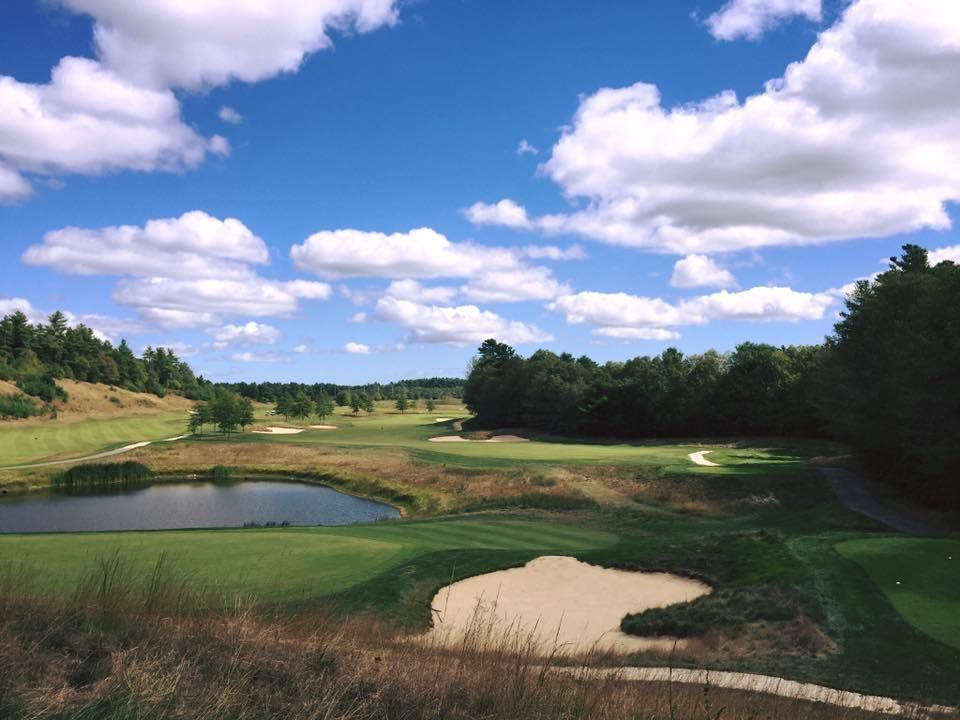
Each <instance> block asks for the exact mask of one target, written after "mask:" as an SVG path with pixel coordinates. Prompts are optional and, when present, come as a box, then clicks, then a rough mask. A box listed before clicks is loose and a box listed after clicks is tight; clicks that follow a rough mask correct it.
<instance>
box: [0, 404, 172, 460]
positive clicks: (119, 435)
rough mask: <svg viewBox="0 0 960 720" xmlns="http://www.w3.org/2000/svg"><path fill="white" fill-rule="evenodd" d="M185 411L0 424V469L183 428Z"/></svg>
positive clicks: (152, 437) (163, 435) (169, 434)
mask: <svg viewBox="0 0 960 720" xmlns="http://www.w3.org/2000/svg"><path fill="white" fill-rule="evenodd" d="M186 423H187V415H186V413H175V414H168V413H164V414H162V415H145V416H132V417H118V418H106V419H95V420H79V421H73V422H66V421H60V420H50V421H46V422H43V423H30V424H20V423H16V424H4V425H2V426H0V470H2V469H3V467H4V466H7V465H20V464H22V463H29V462H40V461H43V460H54V459H60V458H66V457H71V456H81V455H88V454H93V453H96V452H100V451H103V450H111V449H113V448H116V447H120V446H122V445H127V444H129V443H135V442H140V441H143V440H162V439H164V438H168V437H173V436H176V435H182V434H183V433H184V432H186V429H185V428H186Z"/></svg>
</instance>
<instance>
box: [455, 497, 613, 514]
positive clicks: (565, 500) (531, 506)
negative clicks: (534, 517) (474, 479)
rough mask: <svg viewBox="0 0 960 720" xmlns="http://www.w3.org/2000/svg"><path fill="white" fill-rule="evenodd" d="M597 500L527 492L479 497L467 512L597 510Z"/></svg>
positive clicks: (469, 506) (468, 507)
mask: <svg viewBox="0 0 960 720" xmlns="http://www.w3.org/2000/svg"><path fill="white" fill-rule="evenodd" d="M597 507H598V505H597V502H596V501H595V500H592V499H591V498H588V497H584V496H583V495H562V494H552V495H548V494H547V493H526V494H523V495H515V496H513V497H499V498H478V499H477V500H474V501H473V502H471V503H470V504H469V505H468V506H467V508H466V510H467V512H477V511H479V510H509V509H513V508H521V509H524V510H552V511H554V512H565V511H570V510H596V509H597Z"/></svg>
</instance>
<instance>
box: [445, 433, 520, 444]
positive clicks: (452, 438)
mask: <svg viewBox="0 0 960 720" xmlns="http://www.w3.org/2000/svg"><path fill="white" fill-rule="evenodd" d="M429 440H430V442H471V443H522V442H530V440H529V439H527V438H523V437H520V436H519V435H494V436H493V437H492V438H487V439H485V440H470V439H469V438H465V437H460V436H459V435H441V436H440V437H432V438H430V439H429Z"/></svg>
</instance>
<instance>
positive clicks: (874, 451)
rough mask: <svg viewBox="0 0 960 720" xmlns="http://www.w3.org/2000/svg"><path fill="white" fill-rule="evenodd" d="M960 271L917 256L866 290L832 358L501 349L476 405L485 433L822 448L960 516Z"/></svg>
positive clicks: (911, 251) (909, 252) (753, 349)
mask: <svg viewBox="0 0 960 720" xmlns="http://www.w3.org/2000/svg"><path fill="white" fill-rule="evenodd" d="M958 308H960V266H958V265H955V264H954V263H951V262H941V263H939V264H938V265H936V266H935V267H931V266H930V264H929V261H928V257H927V252H926V250H924V249H923V248H920V247H917V246H915V245H907V246H904V248H903V254H902V256H900V257H897V258H891V262H890V267H889V269H888V270H887V271H886V272H884V273H881V274H880V275H879V276H877V277H876V278H874V279H873V280H871V281H867V280H863V281H860V282H858V283H857V284H856V288H855V289H854V291H853V293H852V294H851V295H850V296H849V297H848V298H847V300H846V308H845V310H844V312H843V313H841V318H840V320H839V322H838V323H837V324H836V326H835V328H834V333H833V335H831V336H830V337H828V338H827V339H826V341H825V343H824V344H822V345H817V346H788V347H774V346H772V345H767V344H758V343H749V342H748V343H743V344H741V345H738V346H737V347H736V349H735V350H734V351H733V352H731V353H718V352H715V351H709V352H705V353H702V354H697V355H684V354H683V353H681V352H680V351H679V350H677V349H675V348H670V349H667V350H665V351H664V352H663V353H661V354H660V355H657V356H655V357H637V358H633V359H631V360H628V361H626V362H607V363H604V364H598V363H596V362H594V361H593V360H591V359H590V358H588V357H579V358H575V357H573V356H572V355H570V354H567V353H564V354H561V355H557V354H555V353H552V352H549V351H546V350H538V351H537V352H535V353H533V354H532V355H530V356H529V357H526V358H524V357H521V356H519V355H518V354H517V353H516V351H515V350H514V349H513V348H511V347H510V346H508V345H505V344H503V343H499V342H497V341H496V340H487V341H486V342H484V343H483V344H482V345H481V346H480V349H479V351H478V354H477V356H476V357H475V358H474V360H473V362H472V365H471V369H470V372H469V375H468V377H467V381H466V384H465V386H464V395H463V398H464V401H465V403H466V404H467V407H468V408H469V409H470V410H471V411H472V412H474V413H475V414H476V416H477V417H476V420H475V423H476V424H477V425H478V426H480V427H510V426H514V427H529V428H534V429H539V430H543V431H546V432H551V433H556V434H561V435H585V436H604V437H623V438H656V437H689V436H733V435H774V436H777V435H779V436H786V435H796V436H819V437H830V438H836V439H841V440H845V441H848V442H849V443H851V444H852V445H853V446H854V447H855V448H856V449H857V450H858V451H859V453H860V455H861V457H862V458H863V460H864V462H865V463H866V464H867V465H869V466H871V467H872V468H873V469H874V470H875V471H876V472H877V474H878V476H879V477H881V478H883V479H885V480H886V481H887V482H889V483H891V484H894V485H896V486H898V487H900V488H901V489H902V490H904V491H906V492H909V493H911V494H912V495H914V496H916V497H918V498H919V499H921V500H923V501H925V502H930V503H934V502H949V503H951V504H953V505H954V506H960V481H958V479H957V477H958V474H957V468H958V467H960V311H958Z"/></svg>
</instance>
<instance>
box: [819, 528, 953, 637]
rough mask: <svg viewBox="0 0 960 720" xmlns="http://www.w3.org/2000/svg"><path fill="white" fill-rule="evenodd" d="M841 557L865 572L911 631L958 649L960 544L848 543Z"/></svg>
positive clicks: (913, 540) (888, 540) (912, 540)
mask: <svg viewBox="0 0 960 720" xmlns="http://www.w3.org/2000/svg"><path fill="white" fill-rule="evenodd" d="M837 551H838V552H839V553H840V554H841V555H842V556H843V557H845V558H847V559H849V560H852V561H854V562H855V563H857V564H858V565H859V566H860V567H862V568H863V569H864V570H865V571H866V572H867V574H868V575H869V576H870V577H871V579H872V580H873V581H874V582H875V583H876V584H877V585H878V586H879V587H880V589H881V590H882V591H883V594H884V595H886V596H887V598H888V599H889V600H890V603H891V604H892V605H893V606H894V607H895V608H896V609H897V611H898V612H899V613H900V614H901V615H903V617H904V618H906V620H907V621H908V622H909V623H910V624H911V625H913V626H914V627H916V628H917V629H918V630H920V631H921V632H923V633H926V634H927V635H929V636H930V637H933V638H936V639H937V640H940V641H941V642H944V643H946V644H948V645H952V646H953V647H955V648H960V540H956V539H927V538H904V537H892V538H881V539H874V540H850V541H847V542H843V543H840V544H838V545H837Z"/></svg>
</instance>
